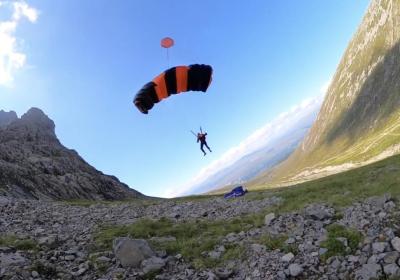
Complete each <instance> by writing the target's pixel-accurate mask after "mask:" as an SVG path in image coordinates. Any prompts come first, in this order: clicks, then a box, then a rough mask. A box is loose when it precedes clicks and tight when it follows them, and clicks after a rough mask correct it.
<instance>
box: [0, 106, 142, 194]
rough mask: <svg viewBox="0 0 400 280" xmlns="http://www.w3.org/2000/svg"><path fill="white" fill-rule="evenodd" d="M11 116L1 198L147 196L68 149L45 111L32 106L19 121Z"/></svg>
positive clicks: (3, 145) (0, 158) (1, 140)
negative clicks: (104, 172) (60, 139)
mask: <svg viewBox="0 0 400 280" xmlns="http://www.w3.org/2000/svg"><path fill="white" fill-rule="evenodd" d="M8 114H10V113H8ZM2 116H5V113H0V120H5V117H3V118H1V117H2ZM7 116H8V122H9V124H8V125H5V126H4V127H3V128H2V130H1V133H0V197H1V196H11V197H18V198H28V199H58V200H62V199H94V200H102V199H108V200H113V199H128V198H133V197H144V196H143V195H142V194H141V193H138V192H137V191H135V190H133V189H130V188H129V187H128V186H127V185H125V184H123V183H121V182H120V181H119V180H118V179H117V178H116V177H114V176H108V175H105V174H103V173H102V172H100V171H98V170H96V169H95V168H94V167H92V166H90V165H89V164H88V163H87V162H86V161H85V160H84V159H82V158H81V157H80V156H79V154H78V153H77V152H75V151H73V150H70V149H67V148H66V147H64V146H63V145H62V144H61V143H60V141H59V140H58V138H57V136H56V134H55V124H54V122H53V121H52V120H51V119H50V118H49V117H48V116H47V115H46V114H45V113H44V112H43V111H42V110H40V109H38V108H31V109H30V110H29V111H28V112H26V113H25V114H23V115H22V117H21V118H19V119H18V117H16V114H15V113H14V114H12V113H11V114H10V115H7ZM10 121H11V122H10ZM3 123H6V122H5V121H3Z"/></svg>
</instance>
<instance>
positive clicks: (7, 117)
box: [0, 110, 18, 127]
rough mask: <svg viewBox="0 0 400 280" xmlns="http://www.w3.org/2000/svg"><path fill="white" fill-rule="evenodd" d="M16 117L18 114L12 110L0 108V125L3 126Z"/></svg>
mask: <svg viewBox="0 0 400 280" xmlns="http://www.w3.org/2000/svg"><path fill="white" fill-rule="evenodd" d="M16 119H18V116H17V113H15V112H14V111H10V112H6V111H4V110H0V127H5V126H7V125H9V124H10V123H11V122H13V121H15V120H16Z"/></svg>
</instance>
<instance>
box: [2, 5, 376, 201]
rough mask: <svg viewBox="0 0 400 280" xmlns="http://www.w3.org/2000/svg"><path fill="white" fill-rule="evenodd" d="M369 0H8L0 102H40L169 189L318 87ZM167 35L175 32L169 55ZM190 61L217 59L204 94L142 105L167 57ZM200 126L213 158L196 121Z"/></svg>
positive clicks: (73, 137)
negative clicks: (142, 92) (198, 137)
mask: <svg viewBox="0 0 400 280" xmlns="http://www.w3.org/2000/svg"><path fill="white" fill-rule="evenodd" d="M368 2H369V1H367V0H357V1H339V0H337V1H320V0H304V1H294V0H280V1H264V0H258V1H256V0H254V1H239V0H237V1H235V0H234V1H228V0H221V1H215V0H205V1H187V0H180V1H173V0H165V1H161V0H160V1H149V0H143V1H139V0H138V1H113V2H112V3H111V2H110V1H105V0H104V1H103V0H96V1H94V0H93V1H89V0H88V1H78V0H70V1H66V0H65V1H50V0H48V1H41V0H36V1H27V2H22V1H19V2H10V1H3V0H0V3H2V4H0V75H2V76H0V104H1V106H0V107H1V109H4V110H15V111H16V112H17V113H18V114H19V115H21V114H22V113H24V112H25V111H27V110H28V109H29V108H30V107H33V106H35V107H39V108H41V109H42V110H44V111H45V112H46V113H47V114H48V115H49V117H50V118H52V119H53V120H54V121H55V123H56V133H57V135H58V137H59V138H60V140H61V141H62V143H63V144H64V145H65V146H67V147H69V148H73V149H75V150H77V151H78V152H79V154H80V155H81V156H83V158H84V159H86V160H87V161H88V162H89V163H90V164H92V165H93V166H95V167H96V168H97V169H99V170H101V171H103V172H104V173H107V174H113V175H116V176H117V177H118V178H119V179H120V180H121V181H123V182H125V183H127V184H128V185H130V186H131V187H132V188H135V189H137V190H139V191H141V192H143V193H145V194H148V195H157V196H161V195H164V194H165V190H166V189H170V188H179V187H180V186H183V185H185V184H187V182H190V180H191V179H192V178H193V177H194V176H196V174H198V172H199V170H201V169H202V168H205V167H207V166H208V165H209V164H211V163H212V162H213V161H215V160H218V158H220V157H221V156H222V155H223V154H224V153H225V152H226V151H228V150H229V149H231V148H232V147H235V146H237V145H239V143H241V141H242V140H243V139H245V138H246V137H247V136H248V135H250V134H252V133H253V132H254V131H255V130H257V129H258V128H260V127H262V126H264V125H265V124H266V123H268V122H270V121H271V120H273V119H274V118H275V117H276V116H278V115H279V114H281V113H282V112H285V111H288V110H289V109H290V108H291V107H293V106H294V105H296V104H300V103H301V102H302V101H303V100H304V99H306V98H310V97H315V96H317V95H320V94H321V93H320V92H321V88H322V87H324V85H326V83H327V82H328V81H329V80H330V78H331V77H332V75H333V74H334V71H335V69H336V66H337V65H338V63H339V60H340V58H341V56H342V54H343V52H344V50H345V48H346V46H347V44H348V42H349V40H350V39H351V36H352V35H353V34H354V33H355V30H356V28H357V26H358V24H359V23H360V22H361V19H362V16H363V14H364V12H365V10H366V8H367V6H368ZM15 3H18V5H17V6H16V4H15ZM165 36H170V37H172V38H174V40H175V46H174V47H173V48H172V49H171V50H170V59H169V61H167V58H166V52H165V49H162V48H161V47H160V39H161V38H163V37H165ZM192 63H205V64H210V65H212V66H213V68H214V75H213V82H212V84H211V86H210V88H209V90H208V92H207V93H205V94H204V93H189V94H187V95H181V96H174V97H172V98H169V99H168V100H165V102H162V103H159V104H157V105H156V106H155V107H154V108H153V110H152V111H151V112H150V114H149V115H143V114H141V113H140V112H139V111H138V110H137V109H136V108H135V107H134V106H133V104H132V99H133V96H134V95H135V93H136V92H137V91H138V90H139V89H140V88H141V87H142V86H143V85H144V84H145V83H147V82H148V81H150V80H151V79H152V78H153V77H154V76H156V75H158V74H159V73H160V72H162V71H164V70H165V69H166V68H168V65H169V66H174V65H188V64H192ZM200 125H202V126H203V128H205V129H206V130H207V132H208V133H209V137H208V141H209V144H210V146H211V148H212V149H213V153H212V154H209V155H207V156H206V157H203V156H202V154H201V152H200V151H199V147H198V144H197V143H196V141H195V138H194V137H193V135H191V134H190V132H189V131H190V130H196V129H198V127H199V126H200Z"/></svg>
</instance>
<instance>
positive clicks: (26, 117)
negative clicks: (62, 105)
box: [20, 107, 55, 133]
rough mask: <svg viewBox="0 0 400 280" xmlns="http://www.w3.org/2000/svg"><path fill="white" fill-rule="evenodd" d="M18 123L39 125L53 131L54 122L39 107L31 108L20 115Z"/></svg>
mask: <svg viewBox="0 0 400 280" xmlns="http://www.w3.org/2000/svg"><path fill="white" fill-rule="evenodd" d="M20 124H25V125H30V126H39V127H40V128H41V129H46V130H49V131H51V132H52V133H55V132H54V131H55V124H54V122H53V121H52V120H51V119H50V118H49V117H48V116H47V115H46V114H45V113H44V112H43V111H42V110H40V109H39V108H35V107H33V108H31V109H29V110H28V112H26V113H25V114H23V115H22V116H21V119H20Z"/></svg>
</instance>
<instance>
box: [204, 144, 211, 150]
mask: <svg viewBox="0 0 400 280" xmlns="http://www.w3.org/2000/svg"><path fill="white" fill-rule="evenodd" d="M204 145H206V147H207V149H208V150H209V151H210V152H212V151H211V149H210V147H208V145H207V142H204Z"/></svg>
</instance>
